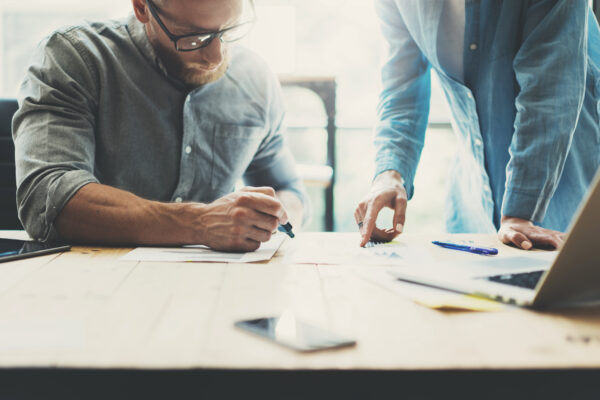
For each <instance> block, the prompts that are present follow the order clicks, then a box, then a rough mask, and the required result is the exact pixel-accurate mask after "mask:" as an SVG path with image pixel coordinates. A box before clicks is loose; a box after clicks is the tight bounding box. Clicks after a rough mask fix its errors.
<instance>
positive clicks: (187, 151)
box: [185, 146, 192, 154]
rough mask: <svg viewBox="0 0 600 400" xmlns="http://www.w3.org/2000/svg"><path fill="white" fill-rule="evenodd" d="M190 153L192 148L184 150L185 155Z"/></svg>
mask: <svg viewBox="0 0 600 400" xmlns="http://www.w3.org/2000/svg"><path fill="white" fill-rule="evenodd" d="M191 152H192V147H191V146H188V147H186V148H185V154H190V153H191Z"/></svg>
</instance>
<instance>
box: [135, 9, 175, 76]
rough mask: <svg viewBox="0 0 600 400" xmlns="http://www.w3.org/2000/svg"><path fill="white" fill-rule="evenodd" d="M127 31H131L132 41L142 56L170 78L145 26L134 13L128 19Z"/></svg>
mask: <svg viewBox="0 0 600 400" xmlns="http://www.w3.org/2000/svg"><path fill="white" fill-rule="evenodd" d="M127 30H128V31H129V35H130V36H131V40H133V43H135V45H136V46H137V47H138V49H140V51H141V53H142V55H143V56H144V57H145V58H146V59H147V60H148V62H150V63H151V64H152V65H154V66H156V67H157V68H158V69H159V70H160V71H161V72H162V73H163V74H164V75H165V76H167V77H169V74H168V73H167V70H166V68H165V67H164V65H163V64H162V62H161V60H160V58H159V57H158V55H157V54H156V51H155V50H154V47H153V46H152V43H150V40H148V35H147V34H146V27H145V25H144V24H142V23H141V22H140V21H139V20H138V19H137V18H136V16H135V14H133V13H131V15H129V17H128V18H127Z"/></svg>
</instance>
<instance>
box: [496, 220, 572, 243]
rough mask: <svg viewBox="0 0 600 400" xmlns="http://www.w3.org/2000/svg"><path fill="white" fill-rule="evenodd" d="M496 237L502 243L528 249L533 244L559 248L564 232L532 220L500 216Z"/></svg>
mask: <svg viewBox="0 0 600 400" xmlns="http://www.w3.org/2000/svg"><path fill="white" fill-rule="evenodd" d="M498 238H499V239H500V240H501V241H502V243H505V244H509V243H513V244H514V245H515V246H517V247H519V248H521V249H523V250H529V249H531V248H532V247H533V246H552V247H554V248H555V249H559V248H560V247H561V246H562V244H563V241H564V239H565V234H564V233H562V232H558V231H553V230H550V229H544V228H541V227H539V226H535V225H534V224H533V222H531V221H528V220H526V219H521V218H515V217H502V220H501V222H500V230H499V231H498Z"/></svg>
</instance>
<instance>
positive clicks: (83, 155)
mask: <svg viewBox="0 0 600 400" xmlns="http://www.w3.org/2000/svg"><path fill="white" fill-rule="evenodd" d="M132 5H133V11H134V13H133V14H132V15H131V16H130V17H129V18H128V19H126V20H123V21H108V22H96V23H89V24H85V25H80V26H74V27H70V28H66V29H62V30H59V31H57V32H54V33H53V34H51V35H50V36H49V37H48V38H46V39H45V40H44V41H43V42H42V43H41V44H40V46H39V47H38V49H37V51H36V53H35V54H34V57H33V61H32V64H31V67H30V68H29V69H28V71H27V75H26V78H25V81H24V82H23V85H22V87H21V92H20V99H19V103H20V108H19V111H18V112H17V114H16V115H15V117H14V120H13V139H14V141H15V150H16V166H17V186H18V189H17V203H18V209H19V216H20V219H21V221H22V223H23V225H24V227H25V229H26V230H27V231H28V233H29V234H30V235H31V236H32V237H34V238H36V239H38V240H43V241H49V240H57V239H60V240H67V241H72V242H87V243H90V242H91V243H116V244H119V243H123V244H125V243H128V244H174V245H180V244H204V245H207V246H209V247H211V248H214V249H218V250H226V251H251V250H254V249H256V248H258V247H259V245H260V243H261V242H265V241H268V240H269V239H270V237H271V234H272V232H273V231H274V230H276V228H277V226H278V224H286V223H287V222H289V221H291V222H293V223H295V224H298V223H299V222H300V221H301V220H302V219H303V216H306V212H305V208H306V207H307V206H308V203H307V199H306V196H305V191H304V188H303V186H302V183H301V181H300V179H299V177H298V175H297V174H296V171H295V168H294V160H293V157H292V155H291V153H290V151H289V149H288V148H287V146H286V144H285V141H284V136H283V119H284V111H283V106H282V103H283V102H282V98H281V89H280V86H279V84H278V82H277V80H276V78H275V77H274V75H273V74H272V73H271V72H269V70H268V68H267V66H266V65H265V64H264V62H263V61H262V60H261V59H260V58H258V57H257V56H256V55H254V54H253V53H252V52H250V51H249V50H247V49H244V48H243V47H241V46H232V45H230V44H229V43H231V42H234V41H236V40H238V39H241V38H242V37H244V36H245V35H246V34H247V33H248V31H249V30H250V28H251V26H252V23H253V20H254V4H253V3H252V2H251V1H250V0H154V1H153V0H132ZM241 178H243V180H244V182H245V184H247V185H249V187H246V188H244V189H241V190H239V191H236V192H234V187H235V184H236V182H237V181H238V180H239V179H241Z"/></svg>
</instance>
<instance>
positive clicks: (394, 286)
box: [355, 268, 507, 311]
mask: <svg viewBox="0 0 600 400" xmlns="http://www.w3.org/2000/svg"><path fill="white" fill-rule="evenodd" d="M355 273H356V274H357V275H358V276H359V277H361V278H362V279H364V280H367V281H370V282H371V283H373V284H375V285H377V286H380V287H382V288H385V289H387V290H389V291H391V292H394V293H396V294H397V295H399V296H401V297H404V298H405V299H408V300H412V301H414V302H415V303H417V304H420V305H422V306H425V307H428V308H432V309H436V310H441V311H455V310H463V311H500V310H503V309H505V308H506V307H507V306H506V305H504V304H502V303H498V302H495V301H492V300H487V299H484V298H481V297H475V296H470V295H466V294H460V293H455V292H450V291H447V290H443V289H436V288H432V287H429V286H424V285H419V284H415V283H409V282H404V281H401V280H398V279H397V278H395V277H394V276H393V274H391V273H390V269H387V268H385V269H384V268H375V269H373V268H369V269H366V268H360V269H358V270H355Z"/></svg>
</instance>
